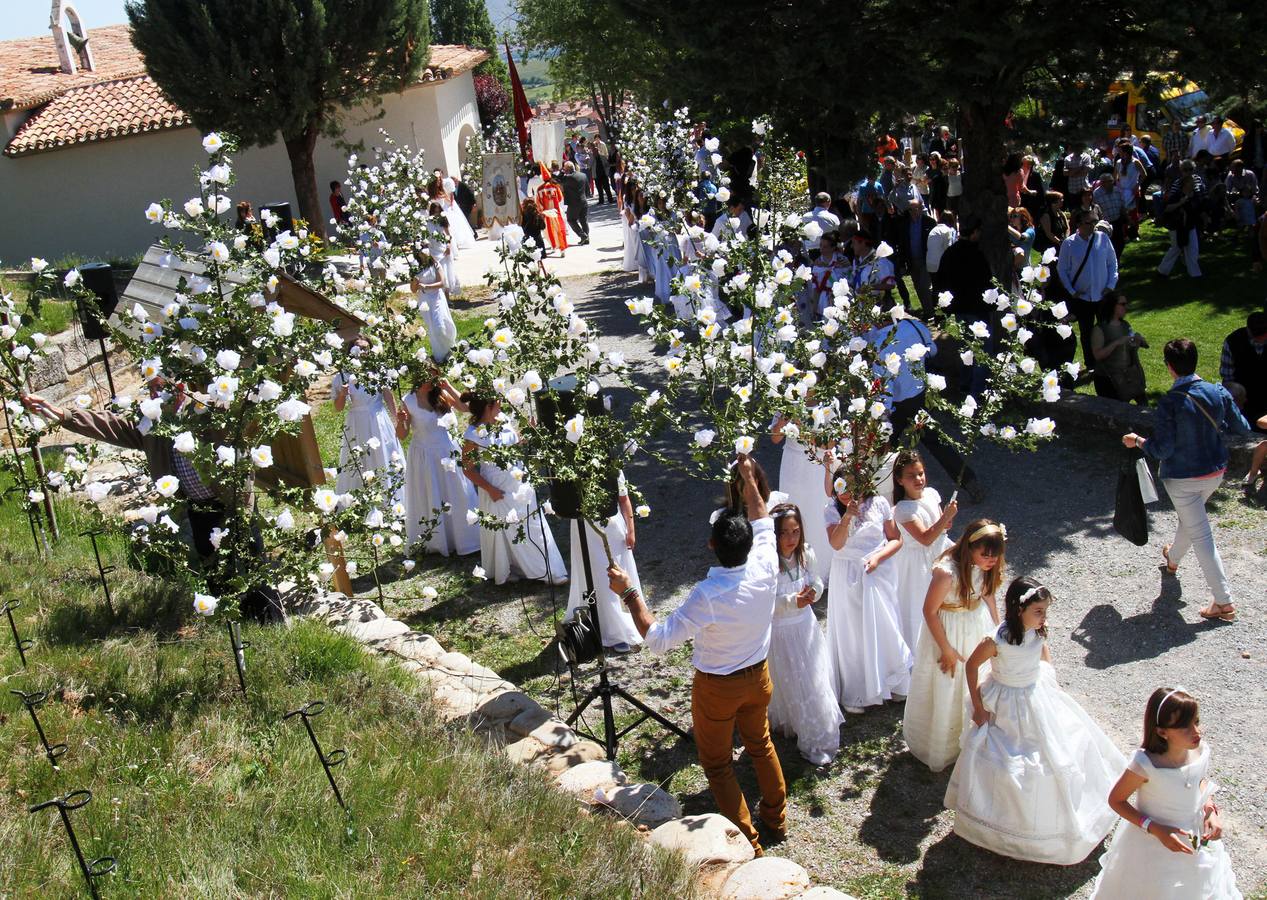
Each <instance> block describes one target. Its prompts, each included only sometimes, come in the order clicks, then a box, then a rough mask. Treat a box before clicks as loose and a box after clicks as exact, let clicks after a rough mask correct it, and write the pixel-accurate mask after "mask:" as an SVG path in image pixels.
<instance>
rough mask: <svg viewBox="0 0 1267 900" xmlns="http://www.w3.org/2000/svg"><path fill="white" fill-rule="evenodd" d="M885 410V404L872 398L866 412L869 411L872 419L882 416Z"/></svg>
mask: <svg viewBox="0 0 1267 900" xmlns="http://www.w3.org/2000/svg"><path fill="white" fill-rule="evenodd" d="M886 411H887V410H886V408H885V405H884V404H883V403H881V402H880V401H879V400H873V401H872V402H871V408H870V409H869V410H868V412H870V413H871V418H873V419H882V418H884V414H885V412H886Z"/></svg>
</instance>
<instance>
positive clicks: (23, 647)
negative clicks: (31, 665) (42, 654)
mask: <svg viewBox="0 0 1267 900" xmlns="http://www.w3.org/2000/svg"><path fill="white" fill-rule="evenodd" d="M21 605H22V601H21V600H6V601H4V606H3V607H0V609H3V611H4V614H5V615H6V616H8V617H9V630H10V631H12V632H13V645H14V646H15V647H17V648H18V656H20V657H21V658H22V668H24V669H25V668H26V651H28V650H30V649H31V648H32V647H34V646H35V641H28V640H23V639H22V636H21V635H20V634H18V623H17V622H15V621H13V611H14V610H15V609H17V608H18V607H19V606H21Z"/></svg>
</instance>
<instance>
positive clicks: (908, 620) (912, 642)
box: [893, 450, 959, 650]
mask: <svg viewBox="0 0 1267 900" xmlns="http://www.w3.org/2000/svg"><path fill="white" fill-rule="evenodd" d="M958 511H959V504H958V503H957V502H956V501H954V500H951V501H950V503H949V504H948V505H947V506H946V509H945V511H944V512H943V511H942V508H941V495H940V494H938V493H937V491H936V490H935V489H933V488H931V487H928V476H927V475H926V474H925V472H924V460H923V459H922V458H921V457H920V455H919V452H918V451H916V450H902V451H901V452H899V453H898V455H897V458H896V459H895V460H894V462H893V519H894V520H895V521H896V522H897V524H898V527H899V528H901V529H902V549H901V550H899V551H898V552H897V556H896V557H894V559H893V562H894V564H895V565H896V566H897V590H898V595H897V597H898V602H897V605H898V612H899V613H900V614H901V623H902V637H903V638H905V639H906V643H907V646H909V647H910V648H911V649H912V650H914V649H915V648H916V647H917V646H918V644H919V633H920V631H921V630H922V629H923V627H924V600H925V599H926V598H927V597H928V585H929V584H930V583H931V582H932V579H933V563H935V562H936V561H937V560H938V559H939V558H940V557H941V555H942V554H943V553H945V552H946V548H947V547H949V546H950V538H948V537H947V536H946V534H947V532H949V531H950V526H951V525H952V524H953V523H954V521H955V513H957V512H958Z"/></svg>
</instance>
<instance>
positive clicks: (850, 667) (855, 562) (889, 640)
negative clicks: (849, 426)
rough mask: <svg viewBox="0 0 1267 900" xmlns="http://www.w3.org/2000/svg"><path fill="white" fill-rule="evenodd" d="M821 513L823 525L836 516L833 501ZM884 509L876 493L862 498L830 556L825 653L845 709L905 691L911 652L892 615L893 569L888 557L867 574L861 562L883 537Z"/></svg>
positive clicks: (886, 514)
mask: <svg viewBox="0 0 1267 900" xmlns="http://www.w3.org/2000/svg"><path fill="white" fill-rule="evenodd" d="M823 512H824V521H825V522H826V524H827V525H835V524H837V523H838V522H839V521H840V519H841V516H840V513H839V511H838V510H837V508H836V501H835V500H834V499H832V500H830V501H828V503H827V505H826V507H825V508H824V511H823ZM890 512H891V507H890V506H889V501H888V500H885V499H884V498H883V497H881V496H878V495H877V496H874V497H869V498H868V499H866V500H864V501H863V502H862V504H861V507H860V509H859V513H858V517H857V519H855V520H854V522H853V523H852V525H851V531H850V534H849V539H848V540H847V541H846V542H845V545H844V546H843V547H841V548H840V549H839V550H837V551H835V553H834V554H833V556H832V561H831V584H830V587H829V588H828V595H829V600H828V603H827V653H828V656H829V657H830V659H831V666H832V680H833V684H834V685H835V688H836V695H837V696H838V697H839V698H840V702H841V703H842V704H843V705H844V706H846V707H854V708H862V707H866V706H877V705H879V704H881V703H883V702H884V701H885V700H891V699H893V698H894V696H895V695H902V694H905V693H907V690H908V687H909V685H910V681H911V662H912V661H911V651H910V648H909V647H907V646H906V641H904V640H902V629H901V626H900V625H899V624H898V617H897V569H896V568H895V567H894V565H893V560H892V559H887V560H885V561H884V562H882V563H880V565H879V566H877V567H876V569H875V571H873V572H870V573H867V572H864V571H863V564H862V560H863V558H864V557H866V556H867V554H869V553H872V552H874V551H876V550H878V549H880V547H882V546H883V545H884V543H885V541H886V540H887V538H885V536H884V523H885V522H886V521H887V520H888V518H889V515H890Z"/></svg>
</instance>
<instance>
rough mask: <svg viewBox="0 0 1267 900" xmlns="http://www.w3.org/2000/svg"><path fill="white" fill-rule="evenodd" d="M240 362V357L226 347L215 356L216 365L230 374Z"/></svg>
mask: <svg viewBox="0 0 1267 900" xmlns="http://www.w3.org/2000/svg"><path fill="white" fill-rule="evenodd" d="M241 362H242V355H241V354H240V353H238V352H236V351H234V350H230V349H228V348H227V347H226V348H225V349H224V350H221V351H220V352H219V353H217V354H216V365H217V366H219V367H220V368H222V369H224V370H225V371H226V372H232V371H233V370H234V369H236V368H237V367H238V364H239V363H241Z"/></svg>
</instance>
